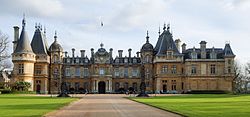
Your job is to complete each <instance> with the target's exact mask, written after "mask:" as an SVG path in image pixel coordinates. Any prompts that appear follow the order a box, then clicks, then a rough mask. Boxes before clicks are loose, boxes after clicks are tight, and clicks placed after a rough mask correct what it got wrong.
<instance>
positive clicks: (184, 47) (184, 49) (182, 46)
mask: <svg viewBox="0 0 250 117" xmlns="http://www.w3.org/2000/svg"><path fill="white" fill-rule="evenodd" d="M186 46H187V44H185V43H183V44H182V45H181V48H182V51H181V52H182V53H183V52H185V51H186Z"/></svg>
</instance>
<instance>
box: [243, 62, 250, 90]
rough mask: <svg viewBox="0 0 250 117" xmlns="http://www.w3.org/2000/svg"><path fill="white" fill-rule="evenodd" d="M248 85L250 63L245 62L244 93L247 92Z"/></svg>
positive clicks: (249, 80)
mask: <svg viewBox="0 0 250 117" xmlns="http://www.w3.org/2000/svg"><path fill="white" fill-rule="evenodd" d="M249 83H250V63H249V62H247V63H246V65H245V75H244V90H245V91H244V92H248V89H247V88H248V84H249Z"/></svg>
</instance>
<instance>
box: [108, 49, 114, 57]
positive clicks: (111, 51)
mask: <svg viewBox="0 0 250 117" xmlns="http://www.w3.org/2000/svg"><path fill="white" fill-rule="evenodd" d="M109 56H110V58H112V56H113V48H110V49H109Z"/></svg>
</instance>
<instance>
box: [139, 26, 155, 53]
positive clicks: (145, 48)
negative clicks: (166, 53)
mask: <svg viewBox="0 0 250 117" xmlns="http://www.w3.org/2000/svg"><path fill="white" fill-rule="evenodd" d="M153 50H154V47H153V45H152V44H151V43H149V36H148V31H147V36H146V43H145V44H143V46H142V48H141V51H153Z"/></svg>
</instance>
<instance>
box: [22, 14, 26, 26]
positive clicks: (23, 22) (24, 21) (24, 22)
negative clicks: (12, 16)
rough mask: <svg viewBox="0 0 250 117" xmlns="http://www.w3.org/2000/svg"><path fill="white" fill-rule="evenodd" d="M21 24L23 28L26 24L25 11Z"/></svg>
mask: <svg viewBox="0 0 250 117" xmlns="http://www.w3.org/2000/svg"><path fill="white" fill-rule="evenodd" d="M22 24H23V28H25V24H26V20H25V13H23V21H22Z"/></svg>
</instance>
